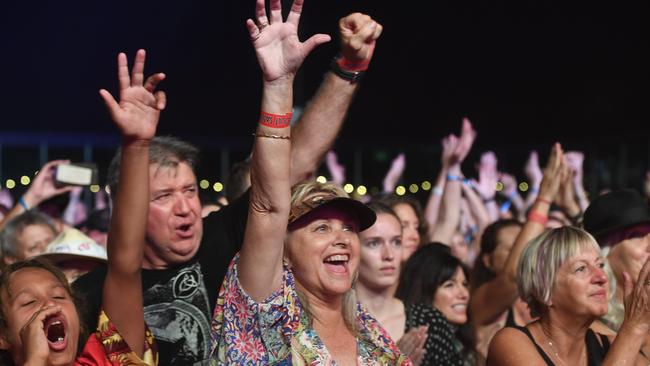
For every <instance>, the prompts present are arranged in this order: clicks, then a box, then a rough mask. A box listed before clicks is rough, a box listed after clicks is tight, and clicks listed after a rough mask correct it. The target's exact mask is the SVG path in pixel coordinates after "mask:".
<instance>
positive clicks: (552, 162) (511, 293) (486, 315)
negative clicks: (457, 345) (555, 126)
mask: <svg viewBox="0 0 650 366" xmlns="http://www.w3.org/2000/svg"><path fill="white" fill-rule="evenodd" d="M563 169H566V165H565V164H564V156H563V152H562V147H561V146H560V144H559V143H556V144H555V145H553V148H552V149H551V155H550V157H549V160H548V164H547V165H546V168H545V169H544V178H543V179H542V183H541V185H540V189H539V197H538V198H537V200H536V201H535V204H534V205H533V207H532V208H531V212H530V214H529V216H528V220H527V221H526V224H525V225H524V227H523V228H522V230H521V232H520V233H519V235H518V236H517V238H516V239H515V243H514V244H513V246H512V249H511V250H510V253H509V254H508V259H506V263H505V265H504V268H503V270H502V271H501V272H499V273H497V275H496V277H495V278H494V279H492V280H490V281H488V282H486V283H485V284H483V285H481V286H480V287H479V288H477V289H476V290H475V291H474V293H473V294H472V296H471V298H470V312H471V314H472V318H473V319H474V324H475V325H476V326H483V325H487V324H490V323H492V322H494V321H495V320H496V318H497V317H499V315H501V314H502V313H503V312H504V311H506V310H507V309H508V308H509V307H510V306H512V304H513V303H514V302H515V300H516V299H517V263H518V262H519V257H520V256H521V253H522V252H523V250H524V248H525V247H526V244H528V242H529V241H530V240H532V239H533V238H535V237H536V236H538V235H539V234H541V233H542V232H543V231H544V229H545V223H546V220H547V218H548V209H549V206H550V203H551V202H553V199H554V198H555V196H556V194H557V191H558V189H559V186H560V182H561V180H562V177H561V175H562V171H563Z"/></svg>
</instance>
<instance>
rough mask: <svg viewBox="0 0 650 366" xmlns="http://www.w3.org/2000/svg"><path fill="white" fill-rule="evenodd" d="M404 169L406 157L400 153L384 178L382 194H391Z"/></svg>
mask: <svg viewBox="0 0 650 366" xmlns="http://www.w3.org/2000/svg"><path fill="white" fill-rule="evenodd" d="M405 168H406V155H404V153H400V154H399V155H397V157H396V158H395V159H393V161H392V162H391V164H390V168H389V169H388V172H387V173H386V176H385V177H384V192H392V191H393V190H394V189H395V186H396V185H397V182H398V181H399V179H400V178H401V177H402V174H403V173H404V169H405Z"/></svg>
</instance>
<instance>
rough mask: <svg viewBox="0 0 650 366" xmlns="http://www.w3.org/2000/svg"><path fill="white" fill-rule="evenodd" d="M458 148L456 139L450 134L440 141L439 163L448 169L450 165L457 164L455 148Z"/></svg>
mask: <svg viewBox="0 0 650 366" xmlns="http://www.w3.org/2000/svg"><path fill="white" fill-rule="evenodd" d="M457 146H458V137H456V135H454V134H451V135H449V136H447V137H445V138H443V139H442V154H441V155H440V163H441V164H442V165H444V166H447V167H449V166H450V165H453V164H456V163H457V162H458V157H457V156H456V147H457Z"/></svg>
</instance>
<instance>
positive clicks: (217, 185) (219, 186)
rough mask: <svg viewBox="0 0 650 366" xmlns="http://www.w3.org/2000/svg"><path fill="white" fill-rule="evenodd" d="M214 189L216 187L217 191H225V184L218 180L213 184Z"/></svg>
mask: <svg viewBox="0 0 650 366" xmlns="http://www.w3.org/2000/svg"><path fill="white" fill-rule="evenodd" d="M212 189H214V191H215V192H221V191H223V184H221V182H216V183H215V184H213V185H212Z"/></svg>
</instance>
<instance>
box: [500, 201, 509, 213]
mask: <svg viewBox="0 0 650 366" xmlns="http://www.w3.org/2000/svg"><path fill="white" fill-rule="evenodd" d="M511 204H512V202H510V200H507V201H505V202H503V203H502V204H501V207H499V212H501V213H502V214H504V213H506V212H508V210H509V209H510V205H511Z"/></svg>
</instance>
